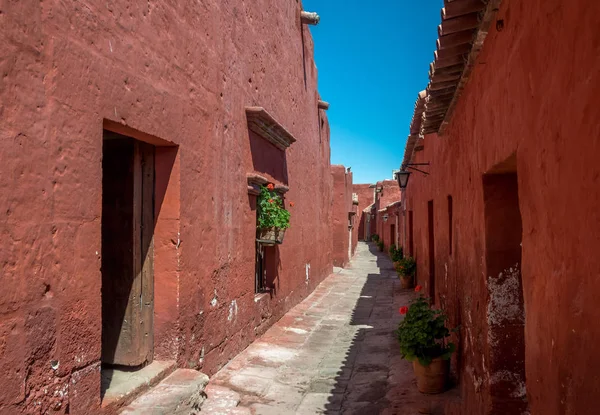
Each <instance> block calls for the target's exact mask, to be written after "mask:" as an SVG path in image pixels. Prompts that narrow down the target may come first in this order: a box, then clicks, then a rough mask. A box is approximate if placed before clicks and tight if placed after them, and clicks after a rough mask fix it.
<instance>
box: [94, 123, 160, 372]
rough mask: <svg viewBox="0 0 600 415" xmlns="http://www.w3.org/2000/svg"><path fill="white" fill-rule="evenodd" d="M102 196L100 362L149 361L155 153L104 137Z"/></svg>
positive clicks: (136, 144) (146, 146) (121, 139)
mask: <svg viewBox="0 0 600 415" xmlns="http://www.w3.org/2000/svg"><path fill="white" fill-rule="evenodd" d="M102 164H103V196H102V209H103V211H102V362H103V363H108V364H114V365H123V366H140V365H144V364H145V363H149V362H151V361H152V356H153V346H154V345H153V340H154V339H153V314H154V306H153V303H154V242H153V233H154V147H153V146H151V145H149V144H146V143H143V142H140V141H137V140H133V139H130V138H127V137H123V136H119V135H115V134H111V133H108V134H106V135H105V140H104V155H103V163H102Z"/></svg>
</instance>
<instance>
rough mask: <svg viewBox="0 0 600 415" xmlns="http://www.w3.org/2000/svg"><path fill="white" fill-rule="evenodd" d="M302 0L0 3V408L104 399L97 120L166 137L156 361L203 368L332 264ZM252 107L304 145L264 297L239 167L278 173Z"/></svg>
mask: <svg viewBox="0 0 600 415" xmlns="http://www.w3.org/2000/svg"><path fill="white" fill-rule="evenodd" d="M300 10H301V5H300V3H298V2H281V1H266V0H264V1H260V2H246V3H243V2H221V1H217V0H211V1H204V2H202V4H194V6H191V5H190V4H187V3H185V2H169V3H165V2H152V3H146V2H144V3H140V2H133V3H132V2H121V3H119V2H116V3H115V2H112V3H110V4H107V3H106V2H101V1H97V0H90V1H87V2H86V3H85V5H81V4H76V3H72V2H59V1H55V0H49V1H45V2H43V3H41V2H11V3H6V4H4V5H3V7H2V13H1V15H0V21H1V22H2V24H0V27H1V28H2V29H1V30H0V50H2V51H3V54H2V55H3V59H2V61H1V62H0V68H1V72H2V74H3V76H2V78H1V79H2V80H1V81H0V83H1V84H0V85H2V87H1V88H0V102H2V110H1V112H2V123H1V124H0V140H1V141H2V143H3V144H2V145H3V150H2V152H0V166H1V167H0V205H1V206H2V209H1V212H2V213H1V214H2V216H3V218H2V225H0V232H1V235H2V238H1V239H0V253H1V254H0V262H1V263H2V286H3V289H2V290H1V293H0V315H1V317H0V344H1V345H2V346H1V347H0V371H1V372H2V374H3V376H2V380H0V413H11V414H19V413H28V414H31V413H45V412H47V411H55V412H56V413H66V411H67V408H68V411H69V413H70V414H90V413H98V411H99V409H98V406H99V404H100V370H99V369H100V352H101V350H100V348H101V288H102V287H101V270H100V265H101V256H100V253H101V222H102V211H101V210H102V209H101V206H102V190H101V189H102V167H101V166H102V164H101V161H102V133H103V128H108V129H111V130H114V131H121V132H123V133H125V134H130V135H132V136H135V137H136V138H138V139H142V140H146V141H151V142H154V143H159V144H161V145H167V147H160V148H159V149H157V157H158V158H157V165H156V171H157V183H156V191H157V201H158V203H159V206H157V209H158V211H157V215H156V219H155V220H156V228H155V234H154V237H155V259H156V263H155V267H156V268H155V292H156V295H155V312H156V317H155V323H156V330H155V337H156V339H157V341H158V342H157V346H156V347H157V349H156V357H158V358H172V359H175V360H176V361H177V363H178V365H179V366H180V367H186V368H197V369H200V370H202V371H203V372H205V373H207V374H209V375H210V374H213V373H215V371H217V370H218V369H219V368H220V367H222V366H223V365H224V364H225V363H226V362H227V361H228V360H229V359H230V358H231V357H232V356H234V355H235V354H236V353H238V352H239V351H241V350H243V349H244V348H245V347H246V346H247V345H248V344H249V343H250V342H252V341H253V340H254V339H255V338H256V337H257V336H258V335H260V334H261V333H263V332H264V331H265V330H266V328H267V327H268V326H269V325H271V324H272V323H273V322H275V321H276V320H277V319H279V318H280V317H281V316H282V315H283V314H284V313H285V312H286V311H287V310H288V309H290V308H291V307H292V306H294V305H295V304H296V303H298V302H299V301H300V300H301V299H302V298H304V297H306V296H307V295H308V294H309V293H310V292H311V291H312V290H313V288H314V287H315V286H316V285H317V284H318V283H319V282H320V281H321V280H322V279H323V278H324V277H326V276H327V275H328V274H329V273H330V272H331V270H332V263H331V247H332V236H331V226H330V224H331V219H332V216H331V194H332V187H331V186H332V185H331V172H330V166H329V157H330V149H329V125H328V122H327V118H326V115H325V113H324V112H323V111H320V110H318V108H317V101H318V98H319V97H318V93H317V70H316V67H315V63H314V61H313V42H312V38H311V35H310V32H309V30H308V28H307V27H306V26H304V25H301V24H300ZM282 85H285V88H282V87H281V86H282ZM252 105H255V106H262V107H264V108H266V109H267V111H269V112H270V113H271V115H273V116H274V117H275V118H276V119H277V120H278V121H279V122H280V123H281V124H282V125H283V126H284V127H285V128H286V129H287V130H288V131H289V132H290V133H291V134H292V135H293V136H294V137H295V138H296V139H297V142H296V143H294V144H293V145H292V146H291V147H290V148H289V149H288V150H287V151H286V153H285V156H284V161H285V163H284V165H285V171H284V173H285V174H284V176H283V177H282V181H284V182H287V183H285V184H287V185H288V186H289V188H290V190H289V192H288V193H287V194H286V205H287V206H288V207H289V209H290V210H291V213H292V216H291V228H290V229H289V230H288V232H287V234H286V237H285V243H284V244H283V245H281V246H280V247H279V248H278V255H279V259H280V266H279V269H278V278H277V279H276V281H275V285H274V289H273V291H272V295H273V296H272V297H270V296H268V295H266V296H261V297H258V298H256V297H255V294H254V272H255V269H254V267H255V258H254V252H255V221H256V212H255V210H254V202H253V196H249V194H248V191H247V181H246V175H247V174H248V173H253V172H256V171H257V170H258V172H259V173H264V174H265V175H267V176H268V177H272V176H269V172H268V171H261V170H265V169H264V168H263V167H261V166H260V165H256V163H255V161H256V160H254V159H253V156H252V146H251V143H252V140H251V138H250V134H249V132H248V127H247V120H246V115H245V107H246V106H252ZM175 146H178V147H175ZM161 193H162V196H161ZM161 199H162V201H161ZM292 201H293V202H295V206H294V207H291V204H290V202H292ZM255 298H256V300H255ZM51 362H52V364H51ZM53 413H54V412H53Z"/></svg>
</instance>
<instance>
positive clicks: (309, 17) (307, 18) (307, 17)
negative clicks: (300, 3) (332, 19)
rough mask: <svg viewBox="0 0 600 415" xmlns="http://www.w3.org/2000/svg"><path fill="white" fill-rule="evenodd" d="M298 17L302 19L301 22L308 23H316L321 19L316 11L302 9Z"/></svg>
mask: <svg viewBox="0 0 600 415" xmlns="http://www.w3.org/2000/svg"><path fill="white" fill-rule="evenodd" d="M300 18H301V20H302V23H304V24H310V25H318V24H319V21H320V20H321V18H320V17H319V15H318V14H317V13H315V12H306V11H304V10H303V11H302V12H301V13H300Z"/></svg>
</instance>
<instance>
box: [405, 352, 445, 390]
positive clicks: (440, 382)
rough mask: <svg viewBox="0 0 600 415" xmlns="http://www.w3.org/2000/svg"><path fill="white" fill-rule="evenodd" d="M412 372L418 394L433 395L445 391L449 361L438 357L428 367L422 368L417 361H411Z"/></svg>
mask: <svg viewBox="0 0 600 415" xmlns="http://www.w3.org/2000/svg"><path fill="white" fill-rule="evenodd" d="M413 370H414V371H415V375H416V376H417V388H418V389H419V392H421V393H427V394H435V393H442V392H444V391H445V390H446V383H447V381H448V372H449V370H450V360H444V359H442V358H440V357H438V358H436V359H433V360H432V361H431V363H430V364H429V366H423V365H421V363H419V360H418V359H417V360H414V361H413Z"/></svg>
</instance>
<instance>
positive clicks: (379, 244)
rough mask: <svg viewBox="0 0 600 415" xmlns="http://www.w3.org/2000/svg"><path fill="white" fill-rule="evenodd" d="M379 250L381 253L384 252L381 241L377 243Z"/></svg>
mask: <svg viewBox="0 0 600 415" xmlns="http://www.w3.org/2000/svg"><path fill="white" fill-rule="evenodd" d="M377 249H379V252H383V241H382V240H381V239H379V240H378V241H377Z"/></svg>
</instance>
